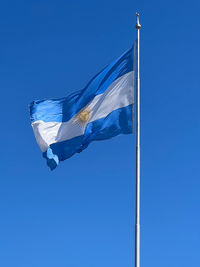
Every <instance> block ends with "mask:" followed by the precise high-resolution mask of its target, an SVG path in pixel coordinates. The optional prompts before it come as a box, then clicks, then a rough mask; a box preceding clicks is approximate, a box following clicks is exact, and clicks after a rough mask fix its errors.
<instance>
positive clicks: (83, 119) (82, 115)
mask: <svg viewBox="0 0 200 267" xmlns="http://www.w3.org/2000/svg"><path fill="white" fill-rule="evenodd" d="M78 118H79V120H80V121H81V122H83V123H86V122H88V121H89V118H90V112H89V110H87V109H84V110H82V111H81V112H80V113H79V114H78Z"/></svg>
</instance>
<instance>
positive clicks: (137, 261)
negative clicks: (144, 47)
mask: <svg viewBox="0 0 200 267" xmlns="http://www.w3.org/2000/svg"><path fill="white" fill-rule="evenodd" d="M136 18H137V23H136V29H137V78H136V79H137V81H136V82H137V83H136V84H137V89H136V90H137V103H136V105H137V108H136V112H137V121H136V139H137V141H136V142H137V143H136V216H135V267H140V28H141V25H140V22H139V14H138V13H136Z"/></svg>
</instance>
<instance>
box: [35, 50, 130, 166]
mask: <svg viewBox="0 0 200 267" xmlns="http://www.w3.org/2000/svg"><path fill="white" fill-rule="evenodd" d="M133 83H134V69H133V49H132V48H131V49H130V50H128V51H127V52H125V53H124V54H123V55H122V56H121V57H119V58H118V59H117V60H115V61H114V62H113V63H111V64H110V65H108V66H107V67H105V68H104V69H103V70H102V71H101V72H99V73H98V74H97V75H96V76H95V77H94V78H92V79H91V80H90V82H89V83H88V84H87V85H86V87H85V88H84V89H83V90H80V91H77V92H74V93H71V94H70V95H68V96H67V97H64V98H60V99H49V100H37V101H33V102H32V103H31V104H30V116H31V123H32V128H33V131H34V135H35V138H36V140H37V143H38V145H39V147H40V149H41V150H42V152H43V157H44V158H46V160H47V165H48V166H49V167H50V169H51V170H53V169H55V168H56V167H57V165H58V164H59V162H60V161H63V160H65V159H68V158H70V157H71V156H73V155H74V154H75V153H80V152H81V151H83V150H84V149H85V148H87V146H88V145H89V144H90V143H91V142H92V141H98V140H105V139H109V138H112V137H114V136H117V135H120V134H130V133H132V129H133V103H134V93H133V92H134V86H133Z"/></svg>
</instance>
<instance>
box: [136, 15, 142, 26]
mask: <svg viewBox="0 0 200 267" xmlns="http://www.w3.org/2000/svg"><path fill="white" fill-rule="evenodd" d="M139 16H140V15H139V13H138V12H136V17H137V23H136V29H137V30H139V29H140V28H141V25H140V21H139Z"/></svg>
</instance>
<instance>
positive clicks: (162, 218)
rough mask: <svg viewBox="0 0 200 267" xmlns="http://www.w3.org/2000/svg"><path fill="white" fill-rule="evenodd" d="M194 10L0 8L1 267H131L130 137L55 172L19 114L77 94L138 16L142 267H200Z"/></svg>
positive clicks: (102, 5) (99, 5) (75, 4)
mask: <svg viewBox="0 0 200 267" xmlns="http://www.w3.org/2000/svg"><path fill="white" fill-rule="evenodd" d="M199 9H200V3H199V1H194V0H192V1H184V0H182V1H174V0H168V1H159V0H152V1H147V0H146V1H143V0H141V1H137V2H136V1H129V0H123V1H117V0H115V1H114V0H107V1H105V0H101V1H99V0H95V1H89V0H85V1H80V0H79V1H61V0H59V1H55V0H53V1H52V0H48V1H44V0H42V1H41V0H40V1H38V0H35V1H22V0H19V1H11V0H8V1H4V2H1V4H0V89H1V104H0V113H1V131H0V138H1V153H0V159H1V175H0V266H3V267H11V266H12V267H13V266H14V267H44V266H48V267H57V266H59V267H66V266H69V267H79V266H87V267H102V266H104V267H111V266H114V267H122V266H123V267H125V266H127V267H131V266H133V263H134V254H133V252H134V241H133V240H134V231H133V229H134V198H135V193H134V190H135V189H134V179H135V136H134V135H129V136H120V137H116V138H114V139H112V140H108V141H104V142H96V143H92V144H91V145H90V146H89V148H88V149H87V150H85V151H84V152H83V153H81V154H80V155H76V156H74V157H72V158H71V159H69V160H67V161H65V162H63V163H61V164H60V166H59V167H58V168H57V169H56V170H55V171H53V172H51V171H50V170H49V169H48V167H47V166H46V163H45V160H44V159H43V158H42V156H41V153H40V150H39V148H38V146H37V144H36V141H35V139H34V136H33V133H32V129H31V126H30V120H29V112H28V104H29V103H30V102H31V101H32V100H35V99H43V98H52V97H53V98H57V97H62V96H65V95H67V94H68V93H69V92H72V91H74V90H77V89H81V88H83V87H84V86H85V84H86V83H87V82H88V80H89V79H90V78H91V77H92V76H93V75H95V74H96V73H97V72H98V71H99V70H101V69H102V68H103V67H104V66H105V65H106V64H108V63H110V62H111V61H112V60H114V59H115V58H116V57H118V56H119V55H121V54H122V53H123V52H124V51H125V50H126V49H127V48H129V47H130V46H131V44H132V42H133V41H134V40H135V36H136V32H135V29H134V27H135V12H136V11H139V12H140V14H141V24H142V30H141V131H142V132H141V145H142V153H141V160H142V166H141V167H142V171H141V175H142V183H141V194H142V196H141V209H142V210H141V224H142V226H141V266H144V267H145V266H146V267H147V266H148V267H149V266H153V267H160V266H162V267H168V266H170V267H177V266H181V267H186V266H187V267H188V266H199V264H200V255H199V249H200V243H199V242H200V241H199V240H200V213H199V202H200V160H199V159H200V153H199V147H200V141H199V135H200V119H199V114H200V110H199V98H200V75H199V62H200V54H199V43H200V35H199V26H200V20H199Z"/></svg>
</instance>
